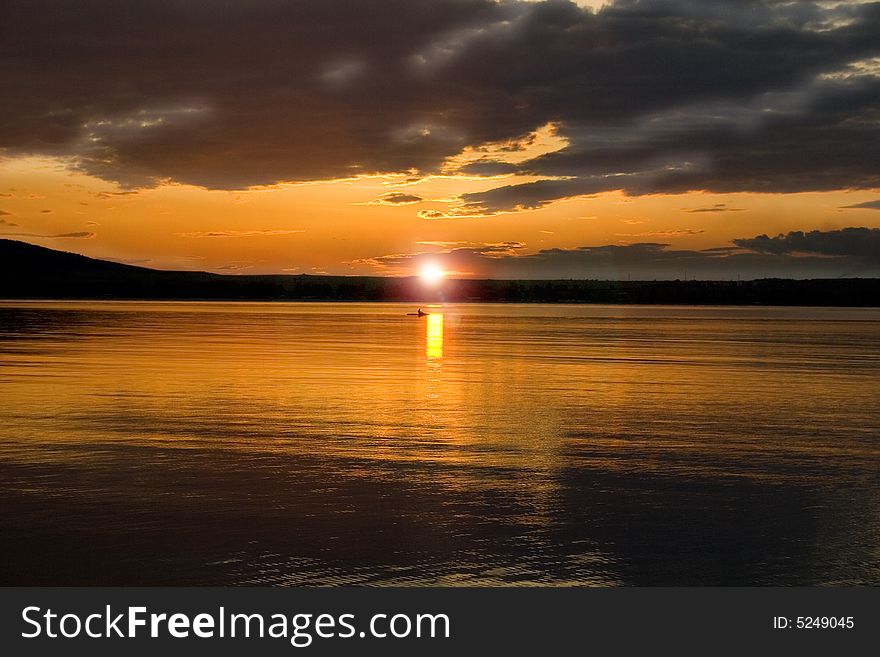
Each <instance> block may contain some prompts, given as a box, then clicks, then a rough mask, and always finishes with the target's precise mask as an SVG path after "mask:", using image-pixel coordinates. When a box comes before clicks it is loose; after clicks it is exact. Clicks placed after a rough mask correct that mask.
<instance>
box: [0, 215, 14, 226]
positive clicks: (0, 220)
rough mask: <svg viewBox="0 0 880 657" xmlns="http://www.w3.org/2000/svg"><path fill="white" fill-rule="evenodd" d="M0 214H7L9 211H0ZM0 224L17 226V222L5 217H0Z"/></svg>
mask: <svg viewBox="0 0 880 657" xmlns="http://www.w3.org/2000/svg"><path fill="white" fill-rule="evenodd" d="M0 214H9V213H8V212H7V213H4V212H0ZM0 226H10V227H11V226H18V224H16V223H13V222H11V221H7V220H6V219H0Z"/></svg>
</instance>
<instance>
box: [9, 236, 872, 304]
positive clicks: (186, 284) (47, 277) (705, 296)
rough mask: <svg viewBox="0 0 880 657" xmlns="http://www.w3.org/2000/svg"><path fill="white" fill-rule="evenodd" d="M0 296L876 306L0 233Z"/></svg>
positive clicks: (727, 287)
mask: <svg viewBox="0 0 880 657" xmlns="http://www.w3.org/2000/svg"><path fill="white" fill-rule="evenodd" d="M0 299H8V300H10V301H12V300H34V301H36V300H59V301H65V300H66V301H72V300H81V301H99V300H105V301H125V300H127V301H300V302H304V301H308V302H318V303H320V302H368V301H369V302H403V303H413V304H426V303H444V302H446V303H499V304H502V303H525V304H536V303H551V304H594V305H595V304H599V305H606V304H607V305H655V306H656V305H685V306H808V307H816V306H828V307H854V308H858V307H880V278H846V279H805V280H799V279H780V278H765V279H757V280H746V281H702V280H657V281H620V280H618V281H615V280H577V279H555V280H502V279H461V278H450V279H445V280H443V281H442V282H440V283H439V284H437V285H436V286H433V287H432V286H430V285H426V284H425V283H424V282H423V281H421V280H420V279H418V278H416V277H407V278H384V277H379V276H354V277H352V276H315V275H309V274H300V275H272V274H267V275H228V274H227V275H224V274H212V273H209V272H190V271H164V270H158V269H148V268H145V267H135V266H132V265H124V264H120V263H116V262H109V261H106V260H96V259H93V258H87V257H85V256H81V255H76V254H73V253H66V252H63V251H54V250H52V249H46V248H43V247H39V246H34V245H32V244H27V243H25V242H17V241H12V240H0Z"/></svg>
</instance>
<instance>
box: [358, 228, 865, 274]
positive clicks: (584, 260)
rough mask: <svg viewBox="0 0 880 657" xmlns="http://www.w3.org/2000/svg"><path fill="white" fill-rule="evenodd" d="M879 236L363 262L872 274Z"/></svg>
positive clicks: (482, 270) (461, 251)
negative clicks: (706, 246) (676, 247)
mask: <svg viewBox="0 0 880 657" xmlns="http://www.w3.org/2000/svg"><path fill="white" fill-rule="evenodd" d="M878 236H880V229H874V230H869V229H865V228H847V229H843V230H840V231H826V232H820V231H813V232H811V233H789V234H788V235H785V236H780V237H778V238H768V237H767V236H766V235H760V236H758V237H755V238H751V239H737V240H734V244H735V245H734V246H720V247H714V248H710V249H703V250H686V249H673V248H670V245H669V244H666V243H661V242H643V243H637V244H625V245H617V244H613V245H600V246H582V247H578V248H573V249H559V248H555V249H543V250H541V251H538V252H537V253H528V252H527V249H526V245H525V244H522V243H520V242H505V243H500V244H477V245H460V244H451V245H449V248H446V249H442V250H440V251H432V252H417V253H410V254H395V255H389V256H382V257H379V258H372V259H368V260H364V261H360V262H361V263H365V264H370V265H372V266H374V267H377V268H378V269H379V270H381V271H385V272H387V273H406V272H407V271H413V270H417V269H418V268H419V267H420V266H421V265H423V264H424V263H426V262H433V263H436V264H438V265H439V266H441V267H443V268H444V269H446V270H448V271H451V272H458V273H461V274H467V275H471V276H480V277H486V278H523V279H534V278H538V279H541V278H543V279H547V278H577V279H584V278H590V279H603V280H604V279H609V280H615V279H625V278H632V279H641V280H652V279H687V278H697V279H708V280H713V279H714V280H731V279H736V278H743V279H750V278H766V277H778V278H829V277H832V278H833V277H839V276H877V275H880V248H878V243H877V240H878V239H880V237H878ZM862 241H864V242H866V243H864V244H863V243H861V242H862ZM437 246H442V245H440V244H438V245H437ZM802 254H808V255H802Z"/></svg>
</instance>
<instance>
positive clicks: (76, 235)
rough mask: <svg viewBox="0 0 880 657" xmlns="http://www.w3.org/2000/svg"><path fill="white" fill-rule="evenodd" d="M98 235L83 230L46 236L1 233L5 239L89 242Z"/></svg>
mask: <svg viewBox="0 0 880 657" xmlns="http://www.w3.org/2000/svg"><path fill="white" fill-rule="evenodd" d="M96 234H97V233H93V232H91V231H87V230H83V231H76V232H72V233H56V234H54V235H44V234H40V233H0V236H3V237H39V238H42V239H53V240H55V239H58V240H60V239H82V240H89V239H92V238H93V237H95V235H96Z"/></svg>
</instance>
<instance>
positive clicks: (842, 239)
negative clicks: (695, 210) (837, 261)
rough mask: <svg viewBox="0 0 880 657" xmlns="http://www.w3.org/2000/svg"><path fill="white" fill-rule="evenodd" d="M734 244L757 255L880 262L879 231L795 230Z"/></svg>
mask: <svg viewBox="0 0 880 657" xmlns="http://www.w3.org/2000/svg"><path fill="white" fill-rule="evenodd" d="M733 243H734V244H736V245H737V246H740V247H742V248H745V249H750V250H752V251H757V252H758V253H771V254H774V255H780V254H789V253H811V254H816V255H823V256H855V257H860V258H865V259H868V260H873V261H875V262H878V263H880V228H843V229H841V230H827V231H821V230H811V231H809V232H806V233H805V232H802V231H793V232H790V233H786V234H785V235H782V234H780V235H777V236H776V237H768V236H767V235H758V236H757V237H753V238H751V239H736V240H733Z"/></svg>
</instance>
